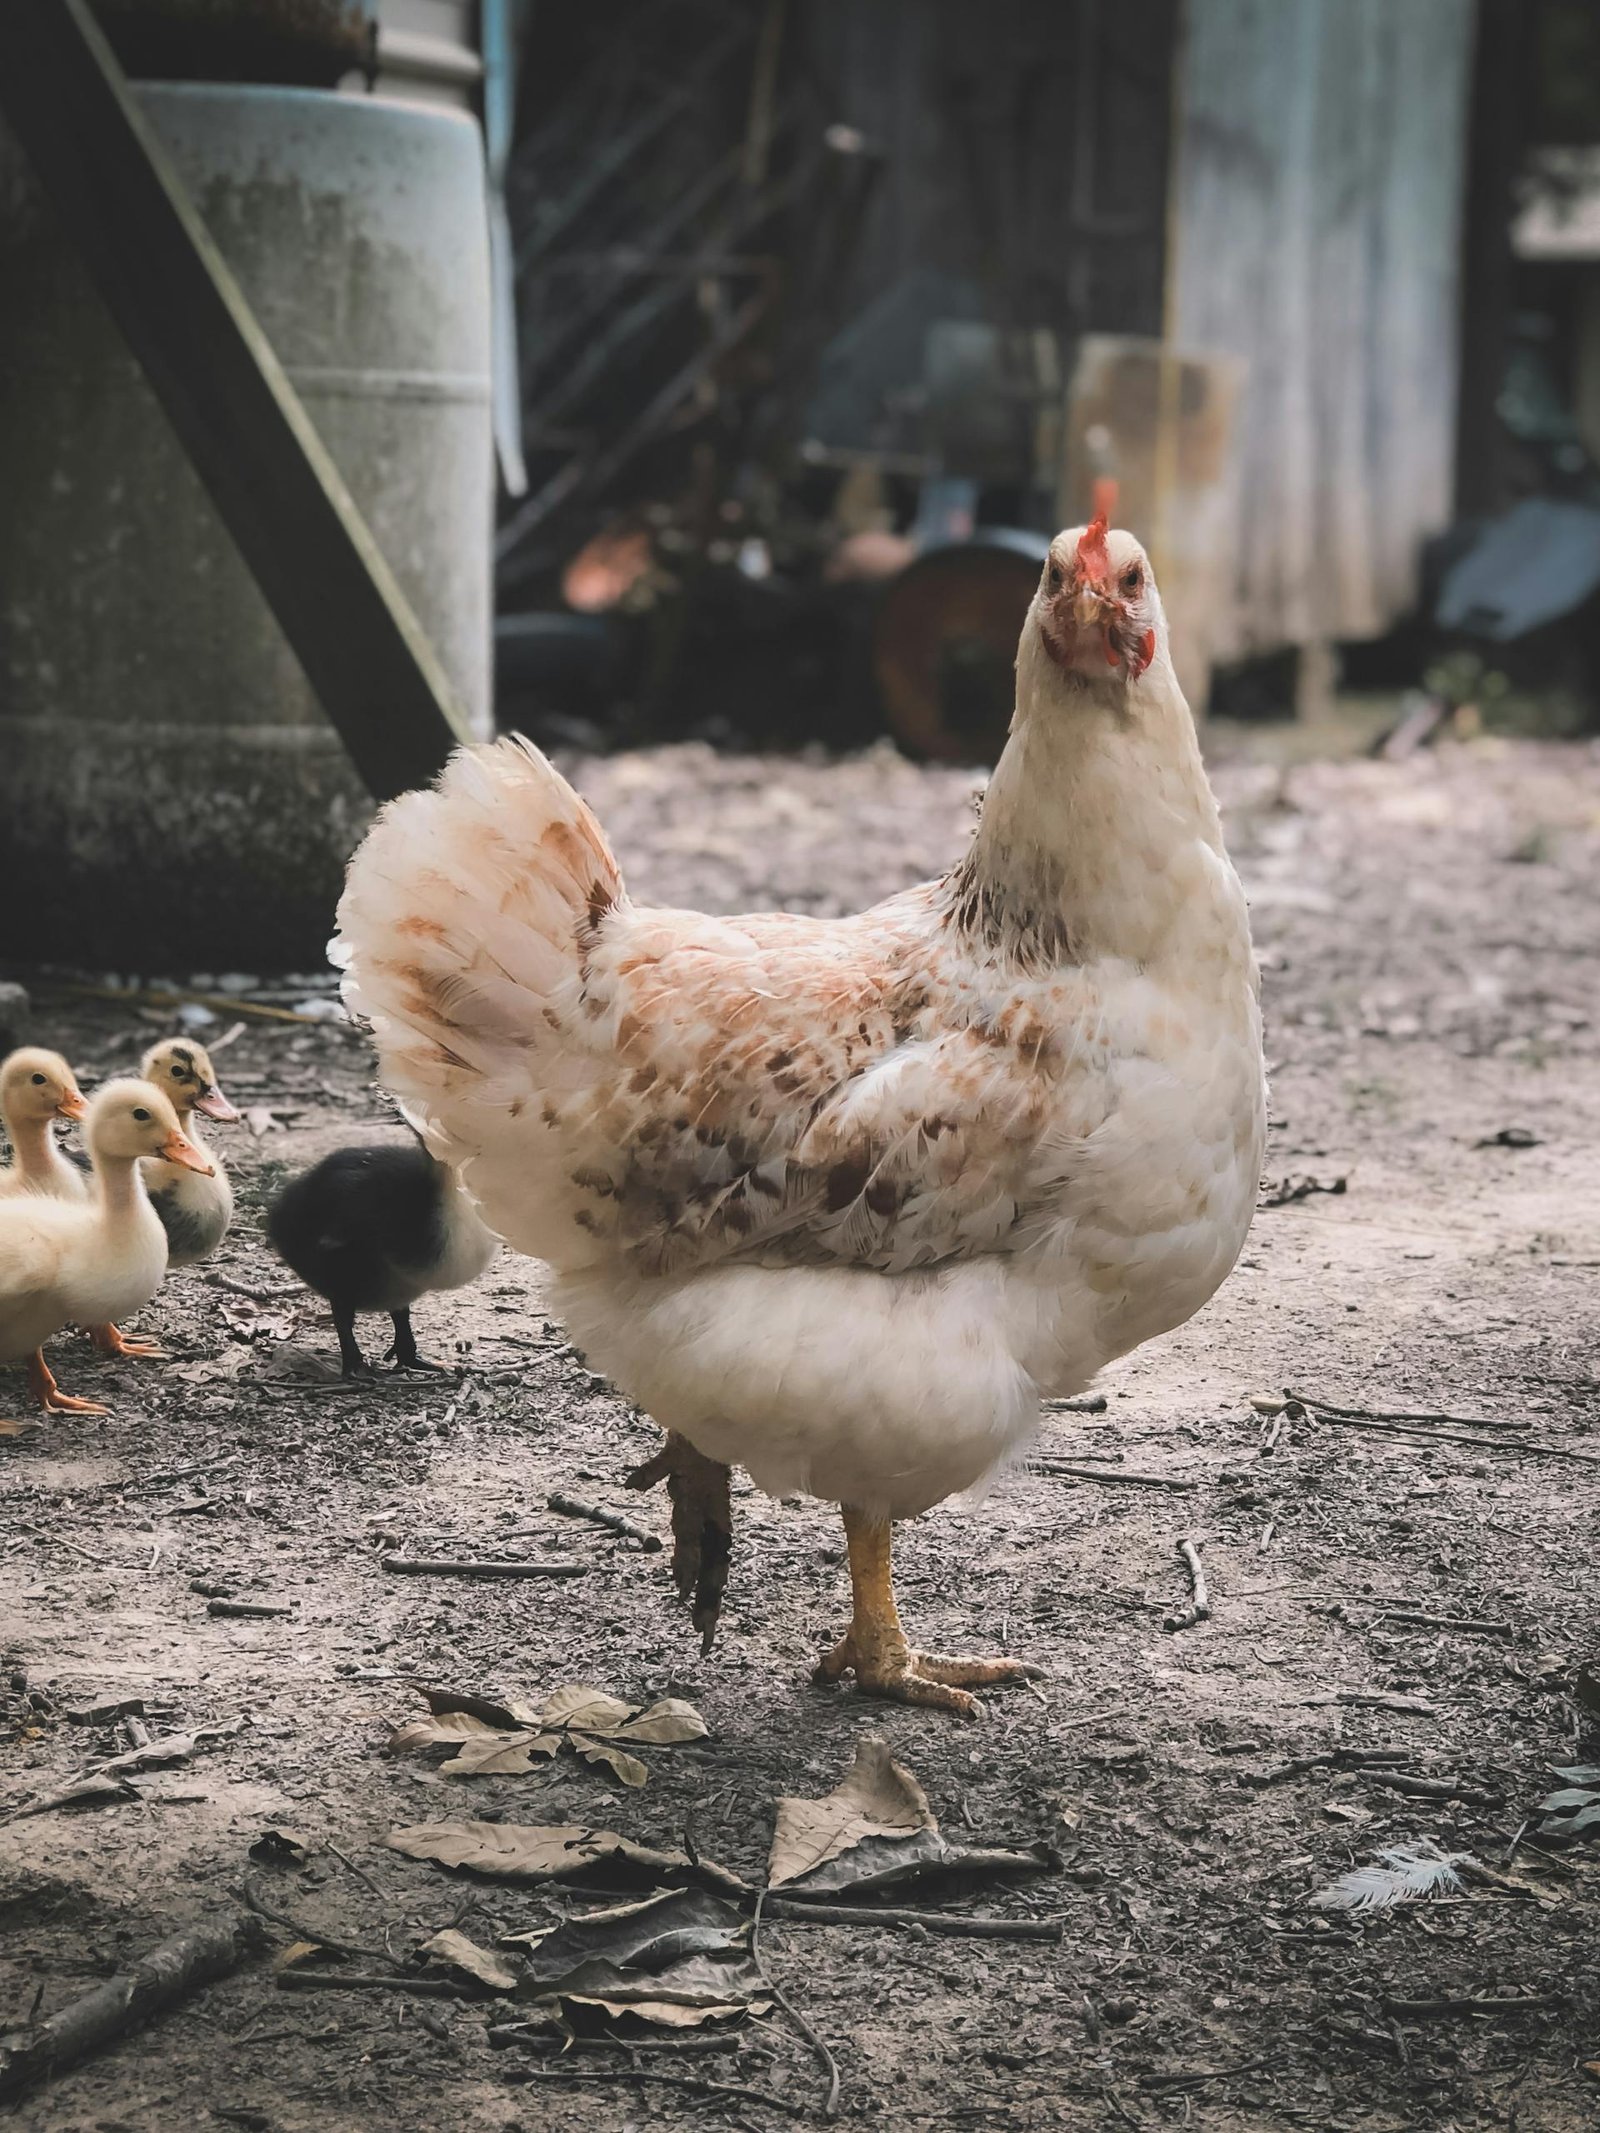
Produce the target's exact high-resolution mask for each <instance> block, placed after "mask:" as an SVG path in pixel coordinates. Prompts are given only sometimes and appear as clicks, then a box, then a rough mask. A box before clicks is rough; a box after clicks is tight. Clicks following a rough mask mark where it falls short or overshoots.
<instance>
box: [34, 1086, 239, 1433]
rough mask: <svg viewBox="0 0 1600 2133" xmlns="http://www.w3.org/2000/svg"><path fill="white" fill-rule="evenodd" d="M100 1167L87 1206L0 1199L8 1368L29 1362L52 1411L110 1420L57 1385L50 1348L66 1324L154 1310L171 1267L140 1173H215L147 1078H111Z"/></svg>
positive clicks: (99, 1136)
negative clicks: (151, 1305) (157, 1167)
mask: <svg viewBox="0 0 1600 2133" xmlns="http://www.w3.org/2000/svg"><path fill="white" fill-rule="evenodd" d="M85 1138H86V1139H87V1141H88V1144H89V1153H90V1156H91V1158H92V1160H93V1162H94V1179H93V1190H92V1196H91V1197H90V1198H89V1199H87V1200H66V1199H55V1198H46V1197H45V1196H43V1195H42V1194H36V1193H10V1194H8V1195H7V1196H6V1197H5V1198H4V1199H3V1200H0V1363H17V1362H22V1361H23V1360H26V1362H27V1365H28V1376H29V1382H30V1383H31V1385H32V1387H33V1393H34V1397H35V1399H36V1400H37V1401H38V1403H39V1405H40V1406H41V1407H43V1408H45V1409H46V1410H47V1411H54V1412H59V1413H69V1414H105V1413H106V1411H107V1410H106V1409H105V1408H104V1407H102V1406H100V1405H99V1404H98V1403H97V1402H95V1401H93V1400H80V1399H75V1398H74V1397H73V1396H72V1395H71V1394H70V1393H65V1392H63V1391H62V1390H61V1388H60V1387H59V1386H58V1385H57V1383H56V1381H55V1379H54V1377H53V1376H52V1375H51V1371H50V1366H49V1364H48V1363H46V1361H45V1359H44V1343H45V1342H46V1341H47V1340H49V1339H50V1338H51V1336H52V1335H53V1334H56V1333H59V1332H60V1331H61V1329H62V1327H63V1326H69V1325H79V1326H100V1325H107V1324H109V1323H110V1322H111V1321H112V1320H114V1319H118V1318H123V1317H125V1316H126V1315H127V1314H128V1313H129V1312H131V1311H137V1310H139V1309H141V1308H142V1306H143V1305H145V1304H147V1303H148V1302H149V1301H150V1299H151V1297H152V1296H154V1294H155V1293H156V1290H157V1289H158V1288H160V1286H161V1280H162V1276H163V1275H164V1274H165V1273H166V1270H167V1234H166V1231H165V1230H164V1229H163V1228H162V1226H161V1223H160V1220H159V1218H158V1217H157V1215H156V1212H155V1209H154V1208H153V1207H152V1206H151V1204H150V1197H149V1194H148V1193H147V1192H146V1191H145V1187H144V1181H143V1179H142V1177H141V1176H140V1169H139V1166H140V1164H141V1163H142V1162H144V1161H145V1160H146V1159H147V1158H149V1157H152V1156H158V1157H160V1158H161V1159H162V1160H163V1161H164V1162H168V1163H177V1164H180V1165H183V1166H184V1167H186V1168H188V1169H192V1170H193V1171H195V1173H196V1174H197V1175H201V1176H204V1175H208V1174H209V1172H210V1169H211V1165H210V1162H209V1160H208V1159H207V1157H206V1156H205V1155H203V1154H202V1153H201V1151H200V1150H199V1149H198V1148H197V1147H196V1146H195V1145H194V1143H193V1141H191V1140H190V1139H189V1137H188V1136H187V1134H185V1132H184V1131H183V1128H182V1127H181V1126H180V1125H179V1124H178V1114H177V1112H176V1111H175V1110H174V1109H173V1108H172V1105H171V1104H170V1103H169V1102H168V1101H167V1099H166V1097H165V1096H164V1095H163V1094H162V1093H161V1091H160V1090H159V1089H158V1088H156V1087H154V1086H153V1085H152V1084H151V1083H150V1082H147V1081H111V1082H107V1083H106V1085H105V1087H104V1088H103V1089H101V1090H100V1092H99V1093H98V1095H97V1096H96V1097H95V1099H94V1101H93V1103H91V1104H90V1106H89V1115H88V1123H87V1129H86V1133H85Z"/></svg>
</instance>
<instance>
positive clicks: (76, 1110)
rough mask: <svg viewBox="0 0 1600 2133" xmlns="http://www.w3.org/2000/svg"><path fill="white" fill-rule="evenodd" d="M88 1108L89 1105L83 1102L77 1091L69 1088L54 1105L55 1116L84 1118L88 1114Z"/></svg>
mask: <svg viewBox="0 0 1600 2133" xmlns="http://www.w3.org/2000/svg"><path fill="white" fill-rule="evenodd" d="M88 1110H89V1106H88V1105H87V1104H86V1103H85V1102H84V1100H83V1098H82V1097H81V1096H80V1095H79V1093H78V1091H77V1090H76V1089H69V1090H68V1091H67V1093H66V1095H65V1096H63V1097H62V1099H61V1101H60V1103H58V1104H57V1105H56V1117H57V1118H84V1117H86V1116H87V1115H88Z"/></svg>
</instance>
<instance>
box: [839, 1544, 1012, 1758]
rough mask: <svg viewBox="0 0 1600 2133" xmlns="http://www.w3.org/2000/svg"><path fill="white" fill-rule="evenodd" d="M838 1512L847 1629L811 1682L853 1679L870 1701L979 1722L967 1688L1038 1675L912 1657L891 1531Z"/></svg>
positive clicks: (998, 1662) (1003, 1665) (992, 1664)
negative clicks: (919, 1706)
mask: <svg viewBox="0 0 1600 2133" xmlns="http://www.w3.org/2000/svg"><path fill="white" fill-rule="evenodd" d="M843 1508H844V1535H845V1543H846V1545H847V1547H848V1548H849V1551H850V1597H851V1617H850V1627H849V1629H848V1630H846V1632H845V1634H844V1635H843V1636H842V1637H841V1638H840V1640H839V1642H838V1643H837V1644H836V1645H835V1646H834V1647H833V1650H832V1651H831V1652H829V1653H828V1655H827V1657H826V1658H825V1659H824V1660H823V1661H822V1662H821V1664H820V1665H819V1666H818V1668H817V1671H816V1675H815V1679H816V1680H818V1681H837V1680H838V1679H839V1676H840V1675H841V1674H847V1673H853V1674H854V1675H855V1677H856V1685H857V1687H858V1688H861V1689H864V1690H865V1691H866V1693H867V1694H868V1695H869V1696H893V1697H895V1698H897V1699H898V1700H899V1701H900V1702H901V1703H925V1704H932V1705H934V1706H935V1707H936V1708H937V1709H939V1710H941V1711H959V1712H960V1713H961V1715H962V1717H963V1718H976V1717H977V1715H978V1711H979V1709H980V1706H979V1703H978V1699H977V1698H976V1697H975V1696H969V1695H968V1694H967V1693H966V1692H967V1690H968V1689H981V1688H987V1687H989V1686H990V1685H991V1684H992V1683H995V1682H1000V1681H1027V1680H1030V1679H1031V1678H1032V1677H1033V1676H1034V1675H1035V1674H1036V1673H1037V1672H1038V1669H1037V1668H1036V1667H1031V1666H1025V1665H1024V1664H1023V1662H1022V1661H1021V1660H1020V1659H945V1658H939V1657H937V1656H936V1655H935V1654H933V1653H931V1652H919V1651H914V1650H913V1649H912V1647H911V1645H910V1644H909V1643H908V1642H907V1639H906V1633H905V1631H904V1630H903V1629H902V1628H901V1627H900V1614H899V1610H898V1609H897V1608H896V1606H895V1604H894V1574H893V1570H892V1568H891V1564H890V1546H891V1534H892V1530H893V1529H892V1528H891V1526H890V1525H889V1523H888V1521H887V1520H886V1519H881V1518H869V1517H868V1515H867V1514H866V1512H865V1511H853V1510H852V1509H851V1508H850V1506H849V1505H848V1504H846V1505H845V1506H844V1507H843Z"/></svg>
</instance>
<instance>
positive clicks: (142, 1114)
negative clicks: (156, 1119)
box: [133, 1104, 150, 1126]
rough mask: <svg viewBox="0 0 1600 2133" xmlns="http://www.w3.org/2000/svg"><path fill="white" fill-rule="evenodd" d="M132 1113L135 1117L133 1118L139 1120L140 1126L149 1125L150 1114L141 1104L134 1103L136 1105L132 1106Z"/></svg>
mask: <svg viewBox="0 0 1600 2133" xmlns="http://www.w3.org/2000/svg"><path fill="white" fill-rule="evenodd" d="M133 1115H134V1117H135V1118H136V1119H137V1120H138V1121H139V1123H140V1125H141V1126H148V1125H149V1123H150V1114H149V1112H148V1111H147V1110H146V1109H145V1108H144V1106H143V1104H138V1105H136V1106H135V1107H134V1113H133Z"/></svg>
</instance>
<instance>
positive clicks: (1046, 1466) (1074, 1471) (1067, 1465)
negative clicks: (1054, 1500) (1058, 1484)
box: [1033, 1459, 1195, 1492]
mask: <svg viewBox="0 0 1600 2133" xmlns="http://www.w3.org/2000/svg"><path fill="white" fill-rule="evenodd" d="M1033 1465H1034V1470H1035V1472H1037V1473H1040V1474H1051V1475H1054V1476H1055V1477H1056V1478H1057V1479H1059V1480H1062V1481H1104V1482H1110V1483H1112V1484H1113V1485H1120V1484H1121V1483H1123V1482H1126V1483H1127V1484H1128V1486H1129V1487H1130V1488H1136V1489H1173V1490H1177V1491H1179V1492H1183V1491H1187V1490H1189V1489H1192V1488H1194V1487H1195V1483H1194V1482H1192V1481H1179V1480H1177V1479H1176V1478H1175V1477H1174V1476H1172V1475H1170V1474H1130V1473H1128V1472H1126V1471H1125V1470H1124V1469H1123V1468H1121V1467H1118V1468H1116V1469H1115V1470H1114V1471H1112V1472H1107V1471H1106V1470H1105V1469H1104V1468H1101V1467H1096V1466H1074V1465H1073V1464H1071V1462H1070V1461H1068V1460H1065V1459H1039V1460H1035V1461H1034V1462H1033Z"/></svg>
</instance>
